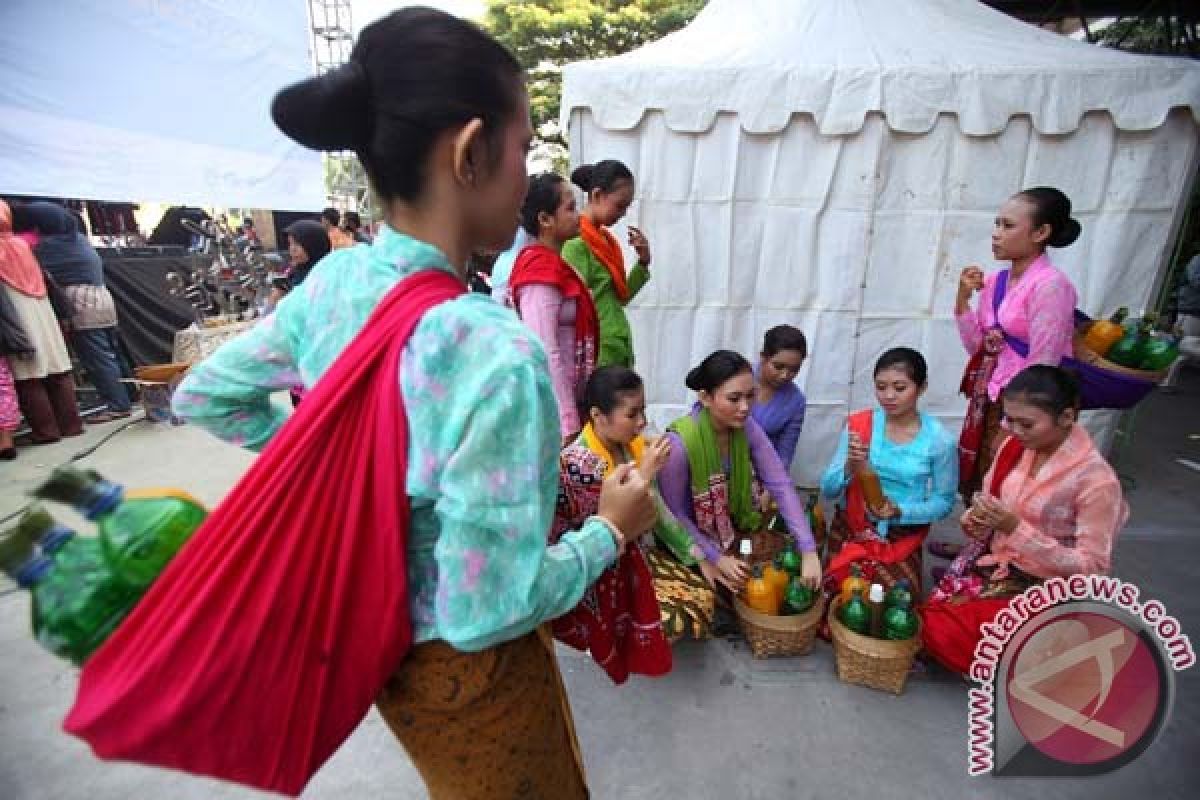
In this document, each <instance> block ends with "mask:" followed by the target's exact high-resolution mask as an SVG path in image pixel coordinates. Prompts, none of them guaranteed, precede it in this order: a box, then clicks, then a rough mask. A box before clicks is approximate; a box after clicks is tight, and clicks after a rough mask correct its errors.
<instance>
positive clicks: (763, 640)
mask: <svg viewBox="0 0 1200 800" xmlns="http://www.w3.org/2000/svg"><path fill="white" fill-rule="evenodd" d="M733 607H734V610H735V611H736V612H737V615H738V621H739V622H740V623H741V624H742V633H743V634H745V636H746V641H747V642H749V643H750V652H752V653H753V654H754V657H755V658H772V657H775V656H804V655H808V654H809V653H811V652H812V648H813V641H814V640H815V639H816V637H817V625H818V623H820V621H821V612H822V611H823V610H824V609H825V598H824V596H823V595H822V594H821V593H820V592H817V597H816V602H814V603H813V607H812V608H810V609H809V610H808V611H805V612H804V613H803V614H790V615H786V616H782V615H781V616H772V615H771V614H760V613H759V612H757V611H755V610H754V609H753V608H750V606H748V605H746V604H745V603H743V602H742V601H741V599H740V598H738V597H734V598H733Z"/></svg>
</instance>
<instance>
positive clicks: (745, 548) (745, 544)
mask: <svg viewBox="0 0 1200 800" xmlns="http://www.w3.org/2000/svg"><path fill="white" fill-rule="evenodd" d="M738 552H739V553H741V554H742V555H744V556H748V555H752V554H753V553H754V545H752V544H750V540H749V539H742V543H741V544H740V545H738Z"/></svg>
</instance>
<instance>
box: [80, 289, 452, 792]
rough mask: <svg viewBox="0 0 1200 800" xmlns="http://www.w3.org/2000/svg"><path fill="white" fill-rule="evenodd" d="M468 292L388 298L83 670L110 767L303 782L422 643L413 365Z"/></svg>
mask: <svg viewBox="0 0 1200 800" xmlns="http://www.w3.org/2000/svg"><path fill="white" fill-rule="evenodd" d="M463 291H464V287H463V285H462V284H461V283H460V282H459V281H457V280H455V279H454V278H453V277H452V276H450V275H448V274H446V273H444V272H441V271H432V270H431V271H423V272H420V273H417V274H416V275H413V276H410V277H408V278H406V279H405V280H404V281H402V282H401V283H400V284H399V285H397V286H396V288H394V289H393V290H392V291H390V292H389V293H388V294H387V296H386V297H384V299H383V300H382V301H381V302H380V304H379V306H378V307H377V308H376V309H375V311H374V312H373V313H372V315H371V317H370V319H369V320H368V321H367V324H366V326H365V327H364V328H363V329H362V331H361V332H360V333H359V334H358V336H357V337H356V338H355V339H354V340H353V341H352V342H351V343H350V345H349V346H348V347H347V348H346V350H345V351H344V352H343V353H342V354H341V355H340V356H339V357H338V359H337V360H336V361H335V362H334V364H333V365H332V366H331V367H330V368H329V370H328V372H326V374H325V375H324V376H323V377H322V379H321V380H319V381H318V382H317V384H316V386H315V387H314V388H313V389H312V391H311V392H309V393H308V394H307V396H306V397H305V400H304V402H303V403H301V404H300V407H299V408H298V409H297V411H296V413H295V414H293V415H292V417H291V418H290V419H289V420H288V421H287V423H286V424H285V425H284V426H283V427H282V428H281V429H280V430H279V432H278V433H277V434H276V436H275V437H274V438H273V439H272V440H271V442H270V444H269V445H268V446H267V448H266V449H265V450H264V451H263V453H262V454H261V455H260V456H259V457H258V459H257V460H256V461H255V462H254V465H253V466H252V467H251V468H250V469H249V471H247V473H246V474H245V475H244V476H243V477H242V479H241V480H240V481H238V484H237V485H236V486H235V487H234V488H233V490H232V491H231V492H230V493H229V496H228V497H226V498H225V500H224V502H222V503H221V505H220V506H218V507H217V509H216V510H215V511H213V513H212V514H211V515H210V516H209V517H208V519H207V520H206V521H205V523H204V524H203V525H202V526H201V527H200V529H199V530H197V531H196V533H195V534H194V535H193V537H192V539H191V540H190V541H189V542H188V543H187V545H186V546H185V547H184V548H183V550H182V551H181V552H180V553H179V555H177V556H176V557H175V559H174V560H173V561H172V562H171V563H170V564H169V565H168V567H167V569H166V570H165V571H164V572H163V574H162V575H161V576H160V577H159V578H158V580H157V581H155V582H154V584H153V586H151V587H150V591H149V592H147V593H146V596H145V597H144V598H143V599H142V601H141V602H140V603H138V605H137V607H136V608H135V609H134V610H133V613H132V614H130V616H129V617H128V618H127V619H126V620H125V622H124V623H122V624H121V626H120V627H119V628H118V629H117V630H116V632H114V633H113V635H112V637H111V638H110V639H109V640H108V641H107V642H106V643H105V644H104V646H103V647H101V648H100V650H98V651H97V652H96V653H95V654H94V655H93V656H92V657H91V658H90V659H89V660H88V661H87V663H86V664H85V665H84V668H83V672H82V674H81V676H80V682H79V692H78V695H77V696H76V699H75V706H74V707H73V708H72V709H71V712H70V714H69V715H68V716H67V719H66V722H65V723H64V727H65V728H66V730H67V731H68V732H70V733H73V734H75V735H76V736H79V737H80V738H82V739H84V740H85V741H87V742H88V744H90V745H91V746H92V749H93V750H94V751H95V752H96V754H97V755H98V756H100V757H101V758H107V759H120V760H126V761H136V762H140V763H143V764H152V765H155V766H162V767H170V768H172V769H180V770H185V771H187V772H192V773H196V774H199V775H208V776H212V777H215V778H222V779H224V780H228V781H235V782H238V783H243V784H246V785H249V786H254V787H257V788H260V789H268V790H271V791H275V792H281V793H284V794H290V795H297V794H299V793H300V792H301V790H303V789H304V786H305V785H306V784H307V783H308V781H309V779H310V778H311V777H312V776H313V774H314V773H316V771H317V770H318V769H319V768H320V767H321V765H322V764H323V763H324V762H325V761H326V759H328V758H329V756H331V755H332V754H333V753H334V751H335V750H337V749H338V747H339V746H340V745H341V744H342V742H344V741H345V740H346V738H347V737H348V736H349V735H350V734H351V733H352V732H353V731H354V729H355V728H356V727H357V726H358V724H359V722H360V721H361V720H362V718H363V717H364V716H365V715H366V713H367V711H368V710H369V709H370V707H371V704H372V702H374V700H375V697H376V695H378V693H379V691H380V689H381V688H382V687H383V685H384V683H385V682H386V681H387V679H388V678H389V676H391V675H392V673H393V672H395V670H396V668H397V666H398V665H399V664H400V662H401V660H402V659H403V657H404V655H405V653H406V652H407V651H408V648H409V646H410V645H411V643H412V628H411V622H410V619H409V606H408V580H407V572H406V566H407V563H406V562H407V556H406V546H407V537H408V525H409V503H408V496H407V494H406V491H405V476H406V472H407V463H408V426H407V421H406V418H405V413H404V404H403V399H402V398H401V396H400V392H399V385H400V384H399V365H400V357H401V354H402V352H403V348H404V346H405V343H406V342H407V341H408V339H409V337H410V335H411V334H412V332H413V329H414V328H415V327H416V325H417V323H418V321H419V320H420V319H421V316H422V315H423V314H424V313H425V312H426V311H427V310H428V309H430V308H432V307H433V306H435V305H438V304H439V303H442V302H445V301H446V300H449V299H451V298H453V297H455V296H457V295H459V294H461V293H462V292H463ZM297 487H304V490H302V491H297Z"/></svg>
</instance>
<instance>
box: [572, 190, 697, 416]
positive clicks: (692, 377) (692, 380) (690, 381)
mask: <svg viewBox="0 0 1200 800" xmlns="http://www.w3.org/2000/svg"><path fill="white" fill-rule="evenodd" d="M571 177H572V179H573V178H574V177H575V176H574V175H572V176H571ZM703 367H704V365H703V364H701V365H700V366H697V367H692V368H691V369H690V370H688V374H687V377H686V378H684V379H683V385H684V386H686V387H687V388H689V389H691V390H692V391H693V392H699V391H701V390H702V389H703V388H704V387H703V386H702V385H701V384H702V383H703V380H702V379H703V377H704V375H703Z"/></svg>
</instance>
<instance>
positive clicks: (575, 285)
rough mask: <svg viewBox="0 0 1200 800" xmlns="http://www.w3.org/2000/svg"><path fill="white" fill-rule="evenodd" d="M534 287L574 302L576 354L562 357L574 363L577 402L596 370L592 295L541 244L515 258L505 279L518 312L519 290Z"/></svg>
mask: <svg viewBox="0 0 1200 800" xmlns="http://www.w3.org/2000/svg"><path fill="white" fill-rule="evenodd" d="M535 283H541V284H547V285H549V286H553V287H554V288H556V289H558V291H560V292H561V293H562V296H563V299H564V300H574V301H575V352H574V353H570V354H564V357H569V358H571V359H573V361H574V364H575V383H576V392H575V393H576V395H577V399H579V397H578V395H580V394H581V393H582V389H583V385H584V384H585V383H586V382H587V379H588V377H589V376H591V374H592V371H593V370H594V369H595V368H596V350H597V348H598V347H599V346H600V318H599V317H598V316H596V304H595V302H593V300H592V292H591V290H590V289H588V287H587V284H586V283H584V282H583V278H581V277H579V273H578V272H576V271H575V268H574V267H572V266H571V265H570V264H568V263H567V262H566V261H563V258H562V256H561V255H559V254H558V253H556V252H554V251H553V250H551V249H550V248H549V247H547V246H546V245H544V244H542V243H541V242H534V243H533V244H530V245H527V246H526V247H525V249H523V250H522V251H521V252H520V253H518V254H517V260H516V262H515V263H514V264H513V270H512V275H511V276H510V277H509V279H508V286H509V289H510V290H511V291H512V297H513V305H514V306H516V307H517V308H520V306H519V305H518V304H517V295H518V293H519V291H520V289H522V288H523V287H525V286H531V285H533V284H535Z"/></svg>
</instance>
